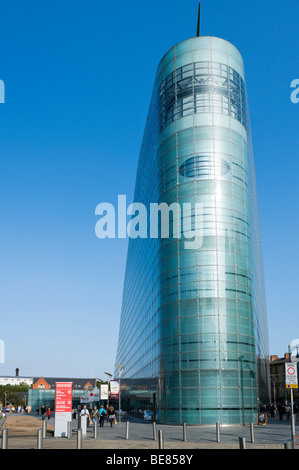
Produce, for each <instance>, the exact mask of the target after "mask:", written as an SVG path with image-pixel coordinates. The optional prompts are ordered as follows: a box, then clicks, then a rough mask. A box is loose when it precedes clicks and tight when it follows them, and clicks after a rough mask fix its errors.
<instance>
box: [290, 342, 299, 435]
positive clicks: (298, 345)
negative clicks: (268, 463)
mask: <svg viewBox="0 0 299 470" xmlns="http://www.w3.org/2000/svg"><path fill="white" fill-rule="evenodd" d="M298 348H299V340H298V339H294V340H293V341H292V342H291V344H290V345H289V346H288V349H289V361H290V362H292V360H293V361H294V362H295V363H298V356H299V355H298ZM294 349H296V351H297V354H296V356H295V357H294V355H293V354H292V351H294ZM296 369H297V373H298V364H297V368H296ZM297 380H298V379H297ZM296 387H298V382H297V384H296ZM291 410H292V415H291V416H292V421H291V425H292V441H293V443H294V442H295V438H296V436H295V434H296V431H295V427H296V425H295V416H294V397H293V388H291Z"/></svg>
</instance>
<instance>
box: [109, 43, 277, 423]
mask: <svg viewBox="0 0 299 470" xmlns="http://www.w3.org/2000/svg"><path fill="white" fill-rule="evenodd" d="M134 200H135V202H140V203H143V204H144V205H145V206H146V207H147V208H148V210H149V209H150V204H151V203H162V202H163V203H167V204H168V205H169V206H170V205H171V204H172V203H179V204H180V205H181V206H182V205H183V204H184V203H189V204H190V203H191V205H192V207H194V206H195V203H200V204H202V208H203V214H202V222H203V223H202V234H203V238H202V244H201V246H200V247H196V248H194V249H192V248H191V249H190V248H186V244H185V241H186V240H185V239H184V238H183V235H182V237H181V238H177V237H174V232H173V230H171V231H170V236H169V238H162V237H161V236H159V237H158V238H150V237H149V233H150V231H149V230H148V237H147V238H135V239H130V241H129V248H128V256H127V265H126V273H125V282H124V292H123V304H122V313H121V321H120V330H119V342H118V350H117V360H116V362H117V363H119V364H121V365H122V366H124V371H123V378H122V397H123V402H122V408H123V409H125V408H126V407H129V408H132V407H133V408H140V407H141V408H148V407H151V406H152V397H153V393H155V396H156V399H157V411H158V412H159V419H160V422H162V423H173V424H180V423H182V422H187V423H189V424H208V423H213V424H214V423H216V422H219V423H222V424H236V423H239V424H243V423H250V422H254V420H255V419H256V413H257V411H258V405H259V402H260V403H261V402H262V403H265V402H267V401H268V398H269V380H268V376H269V375H268V374H269V372H268V354H269V353H268V327H267V314H266V304H265V294H264V280H263V262H262V253H261V243H260V232H259V221H258V210H257V200H256V189H255V170H254V161H253V154H252V147H251V136H250V123H249V115H248V107H247V98H246V87H245V74H244V65H243V60H242V57H241V55H240V53H239V51H238V50H237V49H236V48H235V47H234V46H233V45H232V44H230V43H229V42H227V41H225V40H222V39H219V38H215V37H195V38H193V39H189V40H186V41H183V42H181V43H180V44H178V45H176V46H175V47H173V48H172V49H171V50H170V51H169V52H168V53H167V54H166V55H165V56H164V57H163V59H162V60H161V62H160V64H159V66H158V70H157V74H156V80H155V84H154V89H153V94H152V99H151V103H150V109H149V113H148V118H147V122H146V128H145V133H144V138H143V142H142V147H141V152H140V157H139V162H138V169H137V178H136V187H135V196H134ZM182 214H183V212H182ZM182 217H183V215H182ZM170 220H171V221H172V222H173V220H174V214H173V213H172V212H171V211H170ZM191 220H192V226H193V227H194V211H192V217H191ZM170 225H171V226H172V224H170Z"/></svg>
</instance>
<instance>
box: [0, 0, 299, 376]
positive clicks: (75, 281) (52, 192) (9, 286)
mask: <svg viewBox="0 0 299 470" xmlns="http://www.w3.org/2000/svg"><path fill="white" fill-rule="evenodd" d="M297 7H298V5H297V0H289V1H288V2H287V7H286V4H285V3H283V2H281V1H278V0H272V1H271V2H268V1H266V0H259V1H257V0H243V1H242V2H241V1H240V0H228V1H227V2H223V1H222V0H221V1H220V0H209V1H208V0H204V1H203V2H202V31H201V32H202V35H209V36H218V37H221V38H224V39H226V40H228V41H230V42H232V43H233V44H234V45H235V46H236V47H237V48H238V49H239V50H240V52H241V53H242V55H243V58H244V61H245V68H246V77H247V88H248V93H249V105H250V114H251V121H252V133H253V144H254V152H255V161H256V172H257V183H258V197H259V208H260V220H261V230H262V239H263V247H264V248H263V249H264V265H265V279H266V295H267V305H268V321H269V336H270V353H271V354H278V355H283V354H284V352H285V351H287V345H288V344H289V342H290V341H291V340H292V339H295V338H298V337H299V328H298V326H299V322H298V300H297V291H298V261H299V260H298V235H297V234H298V202H299V197H298V158H299V154H298V148H299V132H298V120H299V119H298V118H299V104H297V105H295V104H293V103H292V102H291V100H290V95H291V88H290V84H291V81H292V80H294V79H296V78H299V70H298V62H299V61H298V59H299V49H298V22H297V13H298V8H297ZM1 19H2V24H1V31H0V44H1V54H0V79H2V80H4V82H5V86H6V103H5V104H0V160H1V172H0V194H1V205H0V216H1V232H0V242H1V243H0V259H1V263H0V286H1V287H0V314H1V334H0V337H1V339H3V340H4V342H5V346H6V362H5V364H0V374H1V375H2V374H4V375H10V374H14V370H15V368H16V367H19V369H20V375H24V376H25V375H34V376H38V375H44V376H61V377H63V376H67V377H71V376H75V377H76V376H95V377H102V378H103V376H104V371H108V372H109V371H110V372H113V369H114V367H113V364H114V362H115V353H116V346H117V338H118V324H119V317H120V310H121V298H122V289H123V279H124V271H125V262H126V251H127V240H117V239H116V240H99V239H97V238H96V236H95V232H94V227H95V223H96V220H97V218H96V217H95V208H96V206H97V204H99V203H100V202H111V203H116V202H117V195H118V194H126V195H127V199H128V202H131V200H132V197H133V191H134V184H135V174H136V167H137V160H138V154H139V149H140V144H141V139H142V135H143V130H144V124H145V119H146V115H147V110H148V106H149V101H150V96H151V91H152V86H153V82H154V78H155V71H156V68H157V65H158V63H159V61H160V59H161V57H162V56H163V55H164V54H165V53H166V52H167V51H168V50H169V49H170V48H171V47H172V46H174V45H175V44H177V43H178V42H180V41H182V40H184V39H187V38H190V37H193V36H194V35H195V33H196V20H197V1H196V0H188V2H186V1H185V2H182V0H172V1H171V2H170V1H167V2H166V1H165V2H161V0H159V1H158V0H143V1H142V2H139V1H137V0H132V1H127V2H121V1H119V0H115V1H114V2H111V1H108V0H107V1H99V0H97V1H95V0H86V1H85V2H80V1H77V0H72V1H70V0H63V1H61V0H60V1H57V0H51V2H50V1H47V0H46V1H44V2H38V1H37V0H30V1H29V2H24V1H21V0H15V1H14V2H5V4H3V5H2V6H1Z"/></svg>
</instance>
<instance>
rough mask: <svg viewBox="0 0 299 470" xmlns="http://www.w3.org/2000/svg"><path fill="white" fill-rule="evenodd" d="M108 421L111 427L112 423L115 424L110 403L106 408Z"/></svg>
mask: <svg viewBox="0 0 299 470" xmlns="http://www.w3.org/2000/svg"><path fill="white" fill-rule="evenodd" d="M108 421H109V423H110V426H111V427H112V426H113V424H115V412H114V407H113V406H112V405H110V406H109V408H108Z"/></svg>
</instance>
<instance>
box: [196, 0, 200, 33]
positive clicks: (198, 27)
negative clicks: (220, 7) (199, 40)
mask: <svg viewBox="0 0 299 470" xmlns="http://www.w3.org/2000/svg"><path fill="white" fill-rule="evenodd" d="M196 36H197V37H199V36H200V0H199V5H198V20H197V32H196Z"/></svg>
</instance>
